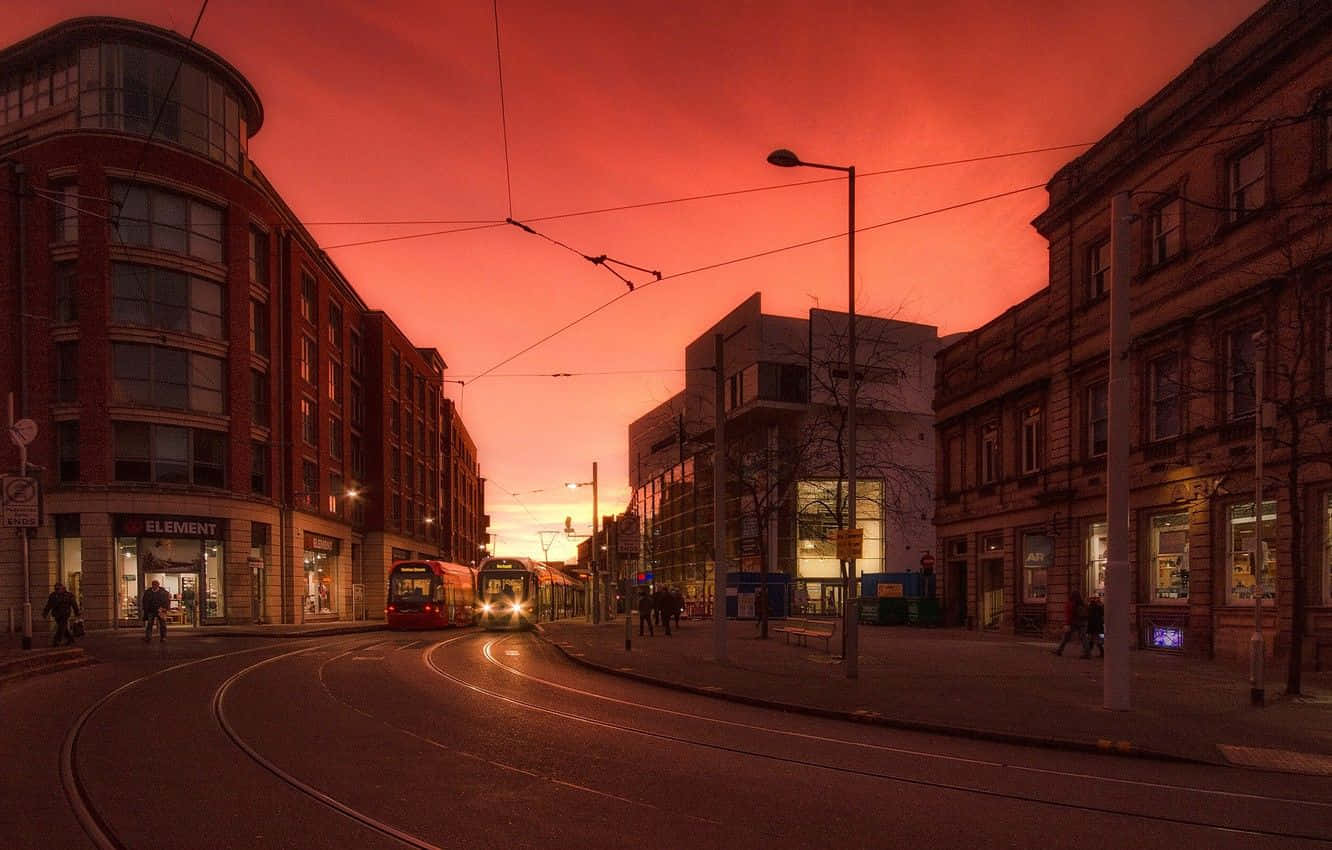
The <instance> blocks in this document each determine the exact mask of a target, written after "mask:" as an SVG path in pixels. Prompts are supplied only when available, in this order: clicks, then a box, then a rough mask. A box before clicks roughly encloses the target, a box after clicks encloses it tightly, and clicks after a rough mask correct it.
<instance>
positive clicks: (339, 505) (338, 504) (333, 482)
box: [328, 472, 347, 516]
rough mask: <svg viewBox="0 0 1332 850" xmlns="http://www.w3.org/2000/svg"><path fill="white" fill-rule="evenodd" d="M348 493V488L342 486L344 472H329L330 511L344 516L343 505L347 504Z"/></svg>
mask: <svg viewBox="0 0 1332 850" xmlns="http://www.w3.org/2000/svg"><path fill="white" fill-rule="evenodd" d="M346 495H347V491H346V488H344V487H343V486H342V474H341V473H338V472H330V473H329V474H328V512H329V513H331V514H337V515H338V516H342V515H343V506H344V505H346V504H347V499H346Z"/></svg>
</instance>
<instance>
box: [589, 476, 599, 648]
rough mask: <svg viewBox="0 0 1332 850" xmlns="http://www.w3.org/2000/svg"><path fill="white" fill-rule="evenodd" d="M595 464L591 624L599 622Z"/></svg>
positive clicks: (594, 481) (595, 481) (594, 480)
mask: <svg viewBox="0 0 1332 850" xmlns="http://www.w3.org/2000/svg"><path fill="white" fill-rule="evenodd" d="M598 510H599V508H598V507H597V462H596V461H595V460H594V461H592V550H591V552H590V557H591V559H592V622H593V623H600V622H601V573H600V564H599V561H598V559H597V522H598V519H597V511H598Z"/></svg>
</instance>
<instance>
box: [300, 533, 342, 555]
mask: <svg viewBox="0 0 1332 850" xmlns="http://www.w3.org/2000/svg"><path fill="white" fill-rule="evenodd" d="M338 543H339V541H338V538H336V537H325V536H324V535H322V534H315V533H314V532H313V531H307V532H305V551H307V552H327V553H329V554H330V555H336V554H338Z"/></svg>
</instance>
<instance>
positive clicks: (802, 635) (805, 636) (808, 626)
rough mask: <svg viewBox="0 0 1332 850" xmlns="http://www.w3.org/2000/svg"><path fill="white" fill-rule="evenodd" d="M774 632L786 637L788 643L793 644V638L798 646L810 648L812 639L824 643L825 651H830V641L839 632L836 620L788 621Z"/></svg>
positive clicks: (775, 628)
mask: <svg viewBox="0 0 1332 850" xmlns="http://www.w3.org/2000/svg"><path fill="white" fill-rule="evenodd" d="M773 631H775V632H778V633H780V634H784V635H786V642H787V643H788V644H790V643H791V637H792V636H794V637H795V639H796V645H797V646H808V645H809V640H810V638H813V639H814V640H821V641H823V651H824V652H827V651H828V641H830V640H831V639H832V636H833V634H834V633H835V632H836V631H837V621H836V620H787V621H786V622H785V623H784V624H782V625H780V626H776V627H774V628H773Z"/></svg>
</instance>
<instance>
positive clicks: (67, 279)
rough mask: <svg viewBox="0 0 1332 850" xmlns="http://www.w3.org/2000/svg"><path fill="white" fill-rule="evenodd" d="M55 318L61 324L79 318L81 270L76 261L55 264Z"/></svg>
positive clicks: (75, 320)
mask: <svg viewBox="0 0 1332 850" xmlns="http://www.w3.org/2000/svg"><path fill="white" fill-rule="evenodd" d="M55 297H56V301H55V320H56V321H57V322H59V323H60V324H68V323H70V322H77V321H78V319H79V271H78V266H77V265H76V264H75V263H56V264H55Z"/></svg>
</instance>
